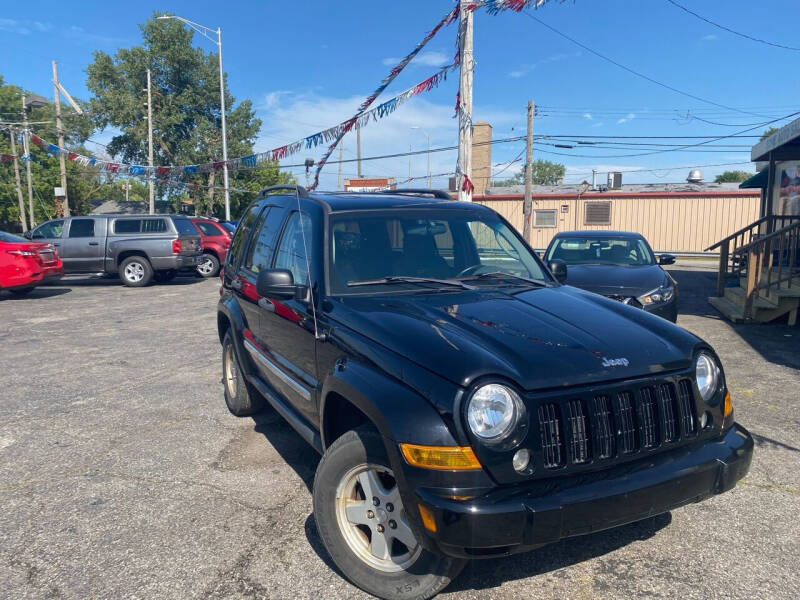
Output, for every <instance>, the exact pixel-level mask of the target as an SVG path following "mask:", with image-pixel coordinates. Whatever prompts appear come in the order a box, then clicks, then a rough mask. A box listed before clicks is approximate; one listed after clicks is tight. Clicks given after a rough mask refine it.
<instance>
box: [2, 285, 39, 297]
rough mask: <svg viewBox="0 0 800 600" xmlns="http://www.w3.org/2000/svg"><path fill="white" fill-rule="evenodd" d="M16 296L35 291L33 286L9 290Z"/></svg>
mask: <svg viewBox="0 0 800 600" xmlns="http://www.w3.org/2000/svg"><path fill="white" fill-rule="evenodd" d="M8 291H9V292H11V293H12V294H14V295H15V296H27V295H28V294H30V293H31V292H32V291H33V286H31V287H26V288H14V289H13V290H8Z"/></svg>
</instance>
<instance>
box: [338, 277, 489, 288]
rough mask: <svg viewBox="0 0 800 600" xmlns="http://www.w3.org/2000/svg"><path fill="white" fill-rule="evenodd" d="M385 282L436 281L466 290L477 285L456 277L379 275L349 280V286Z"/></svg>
mask: <svg viewBox="0 0 800 600" xmlns="http://www.w3.org/2000/svg"><path fill="white" fill-rule="evenodd" d="M383 283H435V284H437V285H448V286H451V287H459V288H461V289H464V290H474V289H475V286H472V285H467V284H466V283H464V282H463V281H457V280H455V279H436V278H434V277H405V276H400V275H394V276H391V277H379V278H377V279H362V280H360V281H348V282H347V287H360V286H362V285H380V284H383Z"/></svg>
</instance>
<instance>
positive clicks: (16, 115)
mask: <svg viewBox="0 0 800 600" xmlns="http://www.w3.org/2000/svg"><path fill="white" fill-rule="evenodd" d="M27 95H28V96H29V97H30V96H31V95H32V94H31V93H28V94H27ZM21 112H22V89H21V88H20V87H18V86H15V85H11V84H6V83H5V82H4V79H3V77H2V76H1V75H0V116H2V119H0V120H3V121H12V122H17V123H18V122H19V121H20V120H21V118H22V114H21ZM64 112H65V116H64V130H65V144H66V146H67V148H68V149H70V150H74V151H75V152H79V153H81V154H88V153H89V151H88V150H87V149H86V148H85V147H84V145H83V144H84V142H85V141H86V140H87V138H88V137H89V136H90V135H91V133H92V131H93V127H92V123H91V121H90V120H89V119H88V118H87V117H85V116H77V115H75V114H74V113H72V111H71V110H65V111H64ZM28 118H29V120H30V122H31V129H32V131H33V132H34V133H36V134H37V135H39V136H40V137H42V138H43V139H45V140H47V141H49V142H52V143H56V142H57V135H56V127H55V108H54V105H53V104H51V103H48V104H47V105H45V106H42V107H38V108H34V109H32V110H31V111H30V112H29V115H28ZM13 127H14V130H15V132H16V133H20V131H21V129H22V128H21V126H19V125H15V126H13ZM0 152H2V153H5V154H9V153H10V152H11V142H10V140H9V130H8V128H0ZM17 154H18V155H19V156H22V154H23V151H22V146H21V145H20V144H19V143H17ZM31 158H32V160H31V179H32V181H33V190H34V191H33V198H34V213H35V215H34V217H35V219H34V220H35V221H36V223H41V222H42V221H44V220H46V219H49V218H51V217H52V216H53V214H54V213H55V210H56V207H55V199H54V196H53V188H54V187H57V186H60V185H61V179H60V169H59V161H58V157H57V156H52V155H50V154H48V153H46V152H44V151H43V150H41V149H40V148H38V147H37V146H35V145H31ZM20 175H21V178H22V186H23V198H24V200H25V211H26V214H27V210H28V193H27V189H26V186H25V165H24V163H23V162H22V161H20ZM103 181H104V179H103V176H102V174H101V173H99V172H98V170H97V169H96V168H93V167H88V166H82V165H79V164H78V163H76V162H71V161H67V195H68V197H69V204H70V210H71V211H72V212H74V213H75V214H85V213H87V212H88V211H89V210H90V204H89V202H90V200H92V199H95V198H98V197H101V196H102V188H103ZM19 220H20V219H19V208H18V202H17V193H16V183H15V181H14V170H13V164H11V163H0V223H2V224H3V226H6V227H8V226H9V225H12V224H13V225H14V226H15V227H16V224H18V223H19ZM27 220H28V222H29V223H30V216H28V217H27Z"/></svg>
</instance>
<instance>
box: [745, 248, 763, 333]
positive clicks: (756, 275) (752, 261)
mask: <svg viewBox="0 0 800 600" xmlns="http://www.w3.org/2000/svg"><path fill="white" fill-rule="evenodd" d="M762 252H763V249H762V247H761V246H760V245H757V246H756V247H755V248H753V249H752V250H751V251H750V253H749V254H748V255H747V288H746V289H745V297H744V319H745V320H746V321H749V320H750V319H752V318H753V304H754V303H755V300H756V297H757V296H758V282H759V280H760V275H761V253H762Z"/></svg>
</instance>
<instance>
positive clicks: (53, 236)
mask: <svg viewBox="0 0 800 600" xmlns="http://www.w3.org/2000/svg"><path fill="white" fill-rule="evenodd" d="M25 235H26V237H28V238H29V239H32V240H36V241H42V242H47V243H50V244H53V245H54V246H55V247H56V248H57V249H58V252H59V255H60V256H61V260H62V261H63V263H64V272H65V273H67V274H72V273H118V274H119V277H120V279H122V282H123V283H124V284H125V285H128V286H131V287H143V286H146V285H148V284H149V283H150V282H151V281H152V280H153V279H155V280H156V281H157V282H159V283H163V282H167V281H170V280H171V279H172V278H173V277H175V275H176V274H177V273H178V270H180V269H191V270H194V269H195V268H197V265H198V264H199V263H200V259H201V256H202V255H201V252H200V236H199V235H198V233H197V229H195V227H194V225H192V223H191V221H189V219H187V218H186V217H184V216H181V215H88V216H85V217H68V218H65V219H53V220H51V221H46V222H44V223H42V224H41V225H39V226H38V227H37V228H36V229H33V230H32V231H29V232H27V233H26V234H25Z"/></svg>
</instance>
